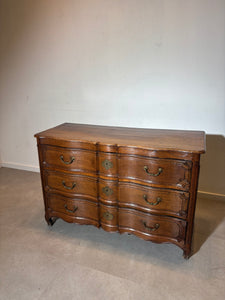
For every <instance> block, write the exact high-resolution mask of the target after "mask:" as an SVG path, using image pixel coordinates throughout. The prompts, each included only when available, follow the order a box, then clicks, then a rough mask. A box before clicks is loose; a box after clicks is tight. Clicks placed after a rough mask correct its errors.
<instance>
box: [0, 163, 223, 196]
mask: <svg viewBox="0 0 225 300" xmlns="http://www.w3.org/2000/svg"><path fill="white" fill-rule="evenodd" d="M0 167H3V168H11V169H18V170H24V171H31V172H40V169H39V166H38V167H37V166H32V165H26V164H18V163H10V162H2V163H0ZM198 196H199V197H204V198H207V199H209V200H213V199H214V200H222V201H225V195H223V194H216V193H210V192H204V191H198Z"/></svg>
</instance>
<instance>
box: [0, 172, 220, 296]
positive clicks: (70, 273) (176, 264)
mask: <svg viewBox="0 0 225 300" xmlns="http://www.w3.org/2000/svg"><path fill="white" fill-rule="evenodd" d="M0 197H1V198H0V201H1V205H0V299H1V300H3V299H7V300H9V299H23V300H25V299H29V300H33V299H60V300H62V299H67V300H68V299H82V300H85V299H91V300H92V299H107V300H110V299H122V300H126V299H137V300H138V299H141V300H142V299H153V300H157V299H173V300H174V299H179V300H180V299H187V300H191V299H198V300H200V299H204V300H206V299H210V300H212V299H216V300H219V299H223V300H224V299H225V219H224V216H225V202H223V201H218V200H214V201H212V200H208V199H207V198H205V199H201V198H199V199H198V205H197V211H196V221H195V231H194V252H195V253H194V255H193V256H192V257H191V258H190V259H189V260H188V261H186V260H184V259H183V257H182V251H181V249H179V248H178V247H176V246H174V245H169V244H168V245H167V244H161V245H158V244H153V243H150V242H146V241H143V240H141V239H139V238H137V237H135V236H132V235H130V236H128V235H126V234H124V235H119V234H117V233H113V234H110V233H107V232H104V231H103V230H102V229H100V230H99V229H97V228H95V227H92V226H84V225H83V226H81V225H75V224H67V223H65V222H63V221H62V220H58V221H57V222H56V223H55V224H54V226H53V227H48V226H47V224H46V223H45V220H44V207H43V201H42V193H41V185H40V177H39V174H38V173H32V172H27V171H19V170H13V169H6V168H1V169H0Z"/></svg>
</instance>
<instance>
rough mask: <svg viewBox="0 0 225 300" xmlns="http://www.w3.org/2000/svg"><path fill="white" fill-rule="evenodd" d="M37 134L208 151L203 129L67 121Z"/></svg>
mask: <svg viewBox="0 0 225 300" xmlns="http://www.w3.org/2000/svg"><path fill="white" fill-rule="evenodd" d="M35 137H38V138H41V139H43V138H48V139H56V140H63V141H68V140H69V141H71V142H74V141H83V142H89V143H93V144H96V143H101V144H106V145H117V146H125V147H132V146H133V147H140V148H145V149H149V150H166V151H168V150H170V151H185V152H191V153H204V152H205V133H204V131H187V130H167V129H166V130H163V129H144V128H129V127H112V126H98V125H86V124H73V123H64V124H61V125H59V126H56V127H54V128H51V129H48V130H46V131H43V132H40V133H37V134H36V135H35Z"/></svg>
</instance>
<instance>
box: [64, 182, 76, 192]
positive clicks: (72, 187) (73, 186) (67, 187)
mask: <svg viewBox="0 0 225 300" xmlns="http://www.w3.org/2000/svg"><path fill="white" fill-rule="evenodd" d="M62 185H63V187H64V188H65V189H67V190H73V189H74V188H75V186H76V183H75V182H73V184H72V186H67V185H66V183H65V181H64V180H63V181H62Z"/></svg>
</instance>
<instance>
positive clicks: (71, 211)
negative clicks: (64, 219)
mask: <svg viewBox="0 0 225 300" xmlns="http://www.w3.org/2000/svg"><path fill="white" fill-rule="evenodd" d="M64 207H65V209H66V211H68V212H70V213H75V211H76V210H77V209H78V207H77V206H74V209H73V210H71V209H69V208H68V207H67V204H65V205H64Z"/></svg>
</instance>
